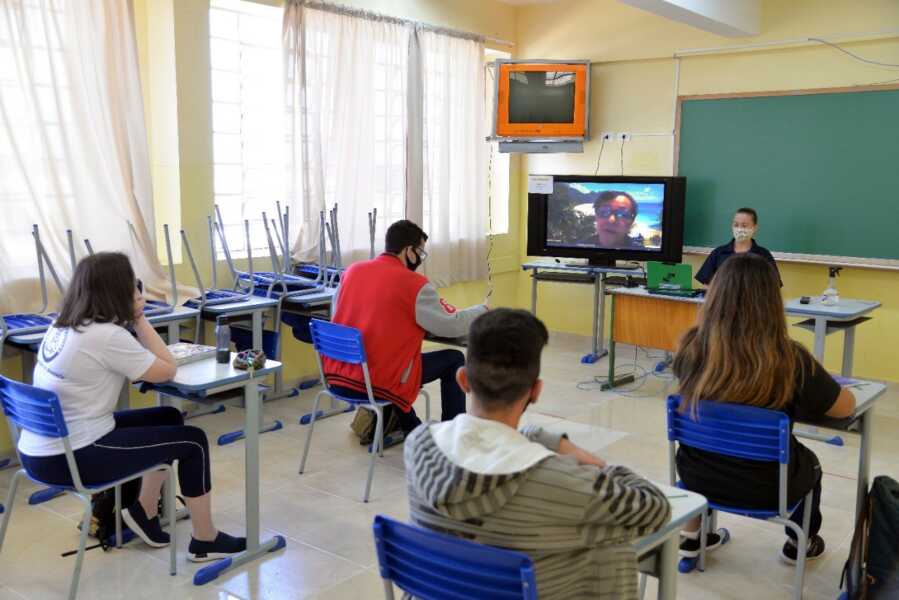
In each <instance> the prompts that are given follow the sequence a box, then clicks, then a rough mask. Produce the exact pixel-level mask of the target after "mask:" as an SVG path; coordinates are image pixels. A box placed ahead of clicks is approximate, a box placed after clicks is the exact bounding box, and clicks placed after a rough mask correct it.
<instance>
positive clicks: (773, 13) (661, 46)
mask: <svg viewBox="0 0 899 600" xmlns="http://www.w3.org/2000/svg"><path fill="white" fill-rule="evenodd" d="M897 25H899V3H897V2H895V1H894V0H864V1H858V0H790V1H789V2H784V1H782V0H766V1H765V2H764V10H763V24H762V31H763V34H762V35H759V36H756V37H751V38H741V39H728V38H723V37H720V36H716V35H713V34H710V33H705V32H702V31H700V30H697V29H693V28H691V27H688V26H686V25H682V24H679V23H675V22H672V21H668V20H666V19H663V18H661V17H657V16H655V15H652V14H650V13H648V12H644V11H641V10H638V9H635V8H631V7H629V6H626V5H624V4H622V3H620V2H618V1H617V0H567V1H562V2H559V3H554V4H537V5H530V6H527V7H523V8H522V9H521V10H520V11H519V19H518V25H517V31H518V41H519V46H518V48H517V52H516V55H517V57H519V58H566V59H590V60H592V61H595V63H596V64H594V66H593V71H592V76H593V79H592V92H593V97H592V101H591V107H590V116H591V123H590V128H591V131H592V133H593V134H594V135H596V134H598V133H599V132H600V131H629V132H634V133H670V132H671V131H672V130H673V126H674V79H675V61H674V60H673V59H672V56H673V54H674V52H675V51H677V50H682V49H689V48H705V47H720V46H727V45H735V44H749V43H758V42H768V41H776V40H784V39H793V38H797V37H815V36H817V37H830V36H838V35H841V34H851V33H861V32H876V31H883V30H884V29H885V28H887V27H896V26H897ZM846 46H847V47H848V48H849V49H851V50H852V51H854V52H856V53H859V54H862V55H863V56H865V57H868V58H871V59H874V60H879V61H883V62H890V63H899V39H897V38H896V37H894V38H892V39H886V40H877V41H864V42H856V43H847V44H846ZM896 76H897V75H896V71H895V70H893V71H888V70H884V69H877V68H874V67H871V66H867V65H862V64H860V63H858V62H856V61H854V60H851V59H849V57H847V56H845V55H842V54H840V53H839V52H837V51H836V50H834V49H832V48H827V47H823V46H815V47H793V48H786V49H776V50H768V51H764V52H758V51H756V52H744V53H733V54H719V55H712V56H701V57H690V58H682V59H681V65H680V89H679V92H680V94H681V95H689V94H707V93H730V92H745V91H765V90H784V89H799V88H816V87H835V86H849V85H857V84H868V83H874V82H879V81H884V80H888V79H895V78H896ZM822 126H826V124H822ZM672 143H673V142H672V138H671V137H665V136H652V137H639V136H638V137H635V138H634V139H633V140H632V141H631V142H629V143H628V144H627V145H626V146H625V162H624V170H625V173H627V174H634V175H637V174H640V175H643V174H663V175H668V174H671V173H672V168H673V159H672V156H673V154H672ZM598 150H599V142H598V141H596V138H594V141H591V142H590V143H588V144H587V145H586V146H585V150H584V154H582V155H574V154H571V155H532V156H528V157H526V158H525V159H524V161H523V163H522V168H521V173H520V181H519V184H520V186H526V181H525V180H526V174H527V173H528V172H531V173H558V174H563V173H581V174H584V173H593V169H594V168H595V162H596V159H597V153H598ZM619 159H620V154H619V150H618V144H612V145H611V146H610V145H609V144H606V148H605V150H604V152H603V156H602V163H601V165H600V173H601V174H610V175H617V174H618V173H619ZM746 168H749V169H751V168H752V165H746ZM519 189H520V190H521V191H520V192H519V203H520V205H521V207H522V208H521V211H520V219H521V220H520V225H519V226H520V227H521V228H524V227H525V223H526V206H527V205H526V202H527V194H526V187H520V188H519ZM764 218H765V216H764V215H761V230H760V233H759V241H760V242H761V243H762V244H763V245H764V243H765V231H764V227H765V222H764ZM522 231H523V229H522ZM860 234H861V235H863V234H864V232H863V231H860ZM721 239H722V243H724V242H725V241H727V239H729V232H728V231H722V232H721ZM521 244H522V245H521V254H522V256H524V254H525V247H524V237H523V236H522V239H521ZM772 250H775V251H776V250H777V248H772ZM686 260H687V261H688V262H691V263H693V264H694V265H695V266H696V267H698V264H699V263H700V262H701V257H695V256H694V257H687V258H686ZM780 269H781V273H782V275H783V280H784V295H785V296H787V297H795V296H800V295H812V294H818V293H820V292H821V291H822V290H823V289H824V288H825V287H826V284H827V270H826V269H825V267H824V266H816V265H799V264H785V263H782V264H781V265H780ZM520 278H521V280H522V281H521V283H520V284H519V286H518V290H519V298H518V301H519V303H520V304H521V305H522V306H528V305H529V303H530V295H529V294H530V286H529V285H528V284H527V281H526V277H525V276H524V275H521V276H520ZM838 288H839V290H840V293H841V295H843V296H844V297H856V298H871V299H878V300H880V301H881V302H882V303H883V307H882V308H881V309H880V310H878V311H877V312H875V313H874V317H875V319H874V321H872V322H870V323H868V324H866V325H862V326H860V327H859V328H858V333H857V336H856V344H857V345H856V353H855V373H856V374H858V375H859V376H864V377H873V378H880V379H889V380H897V379H899V374H897V369H896V365H897V364H899V345H897V344H896V340H897V339H899V273H896V272H895V271H874V270H867V269H844V270H843V273H842V276H841V277H840V279H839V285H838ZM540 289H541V294H540V304H539V306H540V307H541V308H539V309H538V313H539V315H540V316H541V317H542V318H543V319H545V320H546V322H547V324H548V326H549V327H550V328H551V329H556V330H565V331H573V332H579V333H586V332H588V331H589V327H590V317H591V311H590V305H591V304H590V303H591V301H592V292H591V290H590V288H589V287H587V286H572V285H560V284H555V285H548V284H541V288H540ZM571 307H578V310H571ZM793 329H795V328H793ZM795 335H796V338H797V339H799V340H801V341H803V342H804V343H807V344H809V345H810V344H811V339H812V336H811V334H806V332H804V331H798V330H797V331H795ZM841 349H842V340H840V339H839V338H838V336H831V337H829V338H828V344H827V355H826V361H825V362H826V365H827V367H828V368H830V369H833V370H838V369H839V365H840V362H839V357H840V352H841Z"/></svg>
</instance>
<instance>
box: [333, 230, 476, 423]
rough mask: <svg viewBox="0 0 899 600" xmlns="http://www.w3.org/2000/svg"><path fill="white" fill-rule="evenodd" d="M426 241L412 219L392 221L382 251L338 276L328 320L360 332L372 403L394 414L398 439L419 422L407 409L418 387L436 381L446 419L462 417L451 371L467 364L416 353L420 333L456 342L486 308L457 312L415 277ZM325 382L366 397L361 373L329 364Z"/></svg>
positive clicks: (458, 357) (456, 357)
mask: <svg viewBox="0 0 899 600" xmlns="http://www.w3.org/2000/svg"><path fill="white" fill-rule="evenodd" d="M427 239H428V236H427V234H426V233H425V232H424V231H422V229H421V227H419V226H418V225H416V224H415V223H413V222H412V221H408V220H402V221H397V222H396V223H394V224H393V225H391V226H390V227H389V228H388V229H387V235H386V239H385V244H384V250H385V252H384V253H383V254H381V255H380V256H378V257H377V258H374V259H372V260H367V261H362V262H357V263H354V264H353V265H351V266H350V267H349V268H348V269H347V270H346V272H345V273H344V274H343V275H342V276H341V281H340V288H339V289H338V291H337V295H336V297H335V299H334V303H335V306H334V311H333V317H332V321H333V322H334V323H337V324H339V325H347V326H349V327H355V328H357V329H359V330H360V331H361V332H362V339H363V341H364V343H365V353H366V358H367V360H368V368H369V372H370V375H371V382H372V390H373V391H374V394H375V398H377V399H379V400H389V401H390V402H392V403H393V404H394V406H395V407H396V408H397V409H399V410H398V412H397V415H398V416H399V422H400V426H401V427H402V430H403V432H404V433H409V432H410V431H412V430H413V429H415V428H416V427H417V426H418V425H419V424H420V423H421V421H420V420H419V419H418V417H417V416H416V414H415V411H414V410H413V408H412V403H413V402H415V399H416V397H417V396H418V391H419V390H420V389H421V386H422V385H424V384H426V383H430V382H432V381H435V380H437V379H439V380H440V400H441V405H442V409H443V414H442V418H443V420H444V421H449V420H452V419H453V418H454V417H455V416H456V415H458V414H460V413H464V412H465V393H464V392H463V391H462V389H461V388H460V387H459V384H458V383H456V371H457V370H458V369H459V367H461V366H463V365H464V364H465V355H464V354H462V353H461V352H459V351H458V350H438V351H435V352H424V353H423V352H422V351H421V343H422V341H423V340H424V337H425V333H426V332H429V333H431V334H433V335H435V336H438V337H447V338H454V337H462V336H465V335H467V334H468V328H469V326H470V325H471V323H472V321H474V320H475V319H476V318H477V317H478V316H480V315H481V314H482V313H484V312H485V311H486V310H487V307H486V306H484V305H479V306H472V307H470V308H466V309H464V310H458V309H457V308H456V307H454V306H453V305H451V304H449V303H448V302H446V300H444V299H442V298H441V297H440V296H439V295H438V294H437V288H436V287H435V286H434V284H432V283H431V282H430V281H428V278H427V277H425V276H424V275H421V274H418V273H416V272H415V270H416V269H418V267H419V266H421V263H422V262H424V260H425V259H426V258H427V256H428V253H427V252H426V251H425V243H426V242H427ZM324 370H325V376H326V377H327V378H328V382H329V383H330V384H331V386H332V387H333V388H334V390H335V391H336V392H337V393H339V394H342V395H346V396H349V397H354V398H364V397H366V394H365V383H364V379H363V377H362V369H361V367H359V366H357V365H348V364H346V363H341V362H338V361H334V360H331V359H328V358H325V359H324Z"/></svg>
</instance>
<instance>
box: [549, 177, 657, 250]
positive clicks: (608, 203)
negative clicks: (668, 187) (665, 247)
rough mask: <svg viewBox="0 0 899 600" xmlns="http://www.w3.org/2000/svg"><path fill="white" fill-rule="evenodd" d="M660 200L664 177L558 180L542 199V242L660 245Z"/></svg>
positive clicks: (583, 245)
mask: <svg viewBox="0 0 899 600" xmlns="http://www.w3.org/2000/svg"><path fill="white" fill-rule="evenodd" d="M664 203H665V184H664V183H618V182H615V183H594V182H564V181H557V182H555V183H554V184H553V193H552V194H551V195H550V196H549V198H548V199H547V202H546V210H547V215H546V245H547V246H555V247H561V248H596V249H604V250H623V249H627V250H659V249H661V247H662V235H663V233H662V232H663V223H662V219H663V218H664V217H663V210H662V209H663V207H664Z"/></svg>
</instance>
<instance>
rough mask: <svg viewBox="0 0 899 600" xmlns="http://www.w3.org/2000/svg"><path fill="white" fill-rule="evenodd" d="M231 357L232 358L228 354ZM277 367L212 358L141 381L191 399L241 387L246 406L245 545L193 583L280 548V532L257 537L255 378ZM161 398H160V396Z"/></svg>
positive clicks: (258, 403)
mask: <svg viewBox="0 0 899 600" xmlns="http://www.w3.org/2000/svg"><path fill="white" fill-rule="evenodd" d="M231 359H232V360H233V359H234V355H233V354H232V356H231ZM280 370H281V363H279V362H275V361H272V360H270V361H267V362H266V364H265V367H263V368H262V369H257V370H256V371H255V372H254V373H253V374H252V375H251V374H250V372H248V371H239V370H237V369H235V368H234V367H232V366H231V363H230V362H229V363H228V364H218V363H217V362H215V359H214V358H209V359H206V360H201V361H197V362H194V363H190V364H187V365H183V366H181V367H178V373H177V374H176V375H175V379H173V380H172V381H170V382H167V383H164V384H141V390H142V391H155V392H157V393H158V394H160V396H166V395H172V396H177V397H180V398H187V399H189V400H192V401H194V402H206V401H214V397H212V396H213V395H214V394H217V393H220V392H225V391H228V390H235V389H242V390H243V399H244V406H245V408H246V413H245V423H244V431H245V432H246V441H245V443H244V461H245V462H244V469H245V471H246V487H245V494H246V529H247V549H246V551H244V552H241V553H240V554H237V555H235V556H231V557H229V558H225V559H222V560H220V561H217V562H214V563H212V564H210V565H209V566H206V567H203V568H202V569H200V570H199V571H197V572H196V574H195V575H194V584H195V585H202V584H204V583H207V582H209V581H212V580H214V579H215V578H217V577H218V576H219V575H220V574H222V573H224V572H225V571H228V570H231V569H233V568H235V567H238V566H240V565H242V564H245V563H247V562H249V561H251V560H255V559H256V558H258V557H260V556H262V555H263V554H265V553H267V552H274V551H276V550H280V549H281V548H283V547H284V546H285V540H284V538H283V537H281V536H280V535H278V536H275V537H273V538H270V539H268V540H264V541H260V539H259V428H260V424H261V422H262V395H261V394H260V392H259V381H260V380H261V379H264V378H265V377H266V376H268V375H274V374H275V373H277V372H278V371H280ZM160 400H161V398H160Z"/></svg>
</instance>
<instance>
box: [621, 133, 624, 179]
mask: <svg viewBox="0 0 899 600" xmlns="http://www.w3.org/2000/svg"><path fill="white" fill-rule="evenodd" d="M621 174H622V175H624V140H621Z"/></svg>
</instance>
